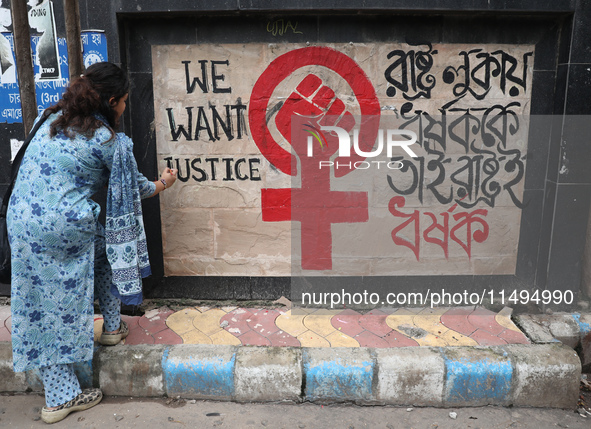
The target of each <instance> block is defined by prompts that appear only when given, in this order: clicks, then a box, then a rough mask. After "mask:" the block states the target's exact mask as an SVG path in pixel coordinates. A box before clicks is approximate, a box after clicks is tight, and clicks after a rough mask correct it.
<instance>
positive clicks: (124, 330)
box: [98, 320, 129, 346]
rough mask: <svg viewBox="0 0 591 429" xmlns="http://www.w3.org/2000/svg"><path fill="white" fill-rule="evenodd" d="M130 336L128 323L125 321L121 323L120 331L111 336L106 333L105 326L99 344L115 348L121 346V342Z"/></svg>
mask: <svg viewBox="0 0 591 429" xmlns="http://www.w3.org/2000/svg"><path fill="white" fill-rule="evenodd" d="M128 335H129V327H128V326H127V323H125V322H124V321H123V320H122V321H121V325H120V326H119V331H118V332H116V333H112V334H109V333H107V332H105V325H103V332H102V333H101V336H100V337H99V340H98V342H99V343H100V344H102V345H103V346H114V345H116V344H119V342H120V341H121V340H122V339H124V338H125V337H127V336H128Z"/></svg>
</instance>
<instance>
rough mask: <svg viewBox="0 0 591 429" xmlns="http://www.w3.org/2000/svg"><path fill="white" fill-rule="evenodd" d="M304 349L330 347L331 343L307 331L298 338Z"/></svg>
mask: <svg viewBox="0 0 591 429" xmlns="http://www.w3.org/2000/svg"><path fill="white" fill-rule="evenodd" d="M297 339H298V340H299V341H300V344H301V345H302V347H330V343H329V342H328V341H326V340H325V339H324V338H322V337H321V336H320V335H318V334H317V333H316V332H312V331H306V332H304V333H302V334H300V335H298V336H297Z"/></svg>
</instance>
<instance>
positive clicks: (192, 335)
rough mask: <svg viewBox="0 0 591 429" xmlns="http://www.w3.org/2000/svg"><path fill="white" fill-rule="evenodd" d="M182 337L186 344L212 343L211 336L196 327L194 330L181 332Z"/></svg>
mask: <svg viewBox="0 0 591 429" xmlns="http://www.w3.org/2000/svg"><path fill="white" fill-rule="evenodd" d="M181 338H182V339H183V343H184V344H212V341H211V338H209V337H208V336H207V335H205V334H204V333H203V332H201V331H200V330H199V329H195V328H193V330H192V331H188V332H185V333H183V334H181Z"/></svg>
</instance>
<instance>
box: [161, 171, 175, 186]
mask: <svg viewBox="0 0 591 429" xmlns="http://www.w3.org/2000/svg"><path fill="white" fill-rule="evenodd" d="M177 173H178V170H177V169H176V168H168V167H166V168H165V169H164V170H162V174H161V175H160V178H161V179H164V181H165V182H166V188H167V189H168V188H170V187H171V186H172V185H173V184H174V182H176V174H177Z"/></svg>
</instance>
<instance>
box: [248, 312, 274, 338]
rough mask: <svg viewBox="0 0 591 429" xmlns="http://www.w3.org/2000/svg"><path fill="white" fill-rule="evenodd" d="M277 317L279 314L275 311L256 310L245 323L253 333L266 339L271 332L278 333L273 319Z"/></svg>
mask: <svg viewBox="0 0 591 429" xmlns="http://www.w3.org/2000/svg"><path fill="white" fill-rule="evenodd" d="M278 316H279V313H278V312H276V311H275V310H258V311H257V312H254V313H252V316H250V318H249V319H248V320H247V322H246V323H247V324H248V326H249V327H250V329H252V330H253V331H255V332H257V333H259V334H261V335H262V336H264V337H268V336H269V335H271V334H272V333H273V332H277V331H279V328H278V327H277V325H275V319H277V317H278Z"/></svg>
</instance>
